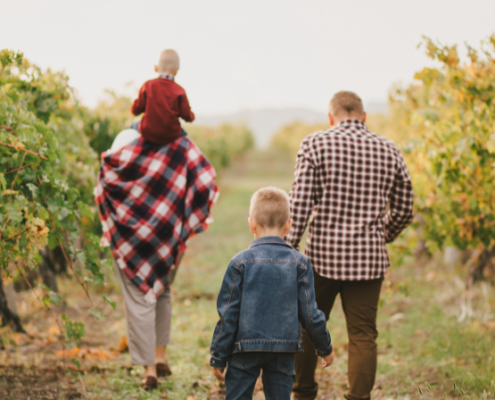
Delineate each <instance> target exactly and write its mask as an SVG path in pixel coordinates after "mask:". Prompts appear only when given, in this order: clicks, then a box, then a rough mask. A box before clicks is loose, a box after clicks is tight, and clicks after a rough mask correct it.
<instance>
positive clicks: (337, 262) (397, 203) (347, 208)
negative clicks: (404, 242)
mask: <svg viewBox="0 0 495 400" xmlns="http://www.w3.org/2000/svg"><path fill="white" fill-rule="evenodd" d="M290 199H291V217H292V219H293V225H292V229H291V230H290V232H289V234H288V235H287V237H286V240H287V242H289V243H290V244H291V245H292V246H294V247H295V248H296V249H297V248H298V247H299V242H300V240H301V237H302V235H303V233H304V230H305V229H306V226H307V225H308V222H309V235H308V239H307V242H306V250H305V253H306V255H307V256H308V257H309V258H310V260H311V263H312V264H313V268H314V270H315V271H316V272H317V273H318V274H320V275H322V276H324V277H327V278H331V279H338V280H348V281H350V280H370V279H376V278H379V277H381V276H383V275H384V274H385V273H386V271H387V267H388V266H389V265H390V261H389V258H388V255H387V249H386V247H385V243H390V242H392V241H393V240H394V239H395V238H396V237H397V236H398V235H399V234H400V233H401V232H402V231H403V230H404V229H405V228H406V227H407V225H409V224H410V223H411V221H412V218H413V211H412V205H413V190H412V184H411V178H410V176H409V172H408V171H407V167H406V164H405V162H404V158H403V157H402V154H401V153H400V151H399V150H398V149H397V147H396V146H395V145H394V144H393V143H392V142H391V141H389V140H387V139H385V138H382V137H380V136H378V135H376V134H374V133H372V132H370V131H369V130H368V129H367V128H366V125H365V124H364V123H362V122H360V121H353V120H348V121H344V122H342V123H340V124H339V125H338V126H336V127H335V128H333V129H329V130H326V131H322V132H317V133H314V134H312V135H309V136H308V137H307V138H305V139H304V140H303V142H302V143H301V147H300V149H299V152H298V154H297V164H296V168H295V173H294V183H293V186H292V189H291V191H290Z"/></svg>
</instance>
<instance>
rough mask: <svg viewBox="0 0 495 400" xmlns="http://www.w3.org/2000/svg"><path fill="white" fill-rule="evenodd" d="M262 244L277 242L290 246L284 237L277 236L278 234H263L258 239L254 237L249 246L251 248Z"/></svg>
mask: <svg viewBox="0 0 495 400" xmlns="http://www.w3.org/2000/svg"><path fill="white" fill-rule="evenodd" d="M262 244H279V245H282V246H287V247H290V248H292V246H291V245H290V244H289V243H287V242H286V241H285V240H284V239H282V238H279V237H278V236H265V237H262V238H259V239H255V240H253V241H252V242H251V244H250V245H249V248H250V249H251V248H253V247H256V246H260V245H262Z"/></svg>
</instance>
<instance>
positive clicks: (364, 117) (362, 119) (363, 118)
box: [361, 111, 366, 124]
mask: <svg viewBox="0 0 495 400" xmlns="http://www.w3.org/2000/svg"><path fill="white" fill-rule="evenodd" d="M361 122H362V123H363V124H365V123H366V113H365V112H364V111H363V116H362V117H361Z"/></svg>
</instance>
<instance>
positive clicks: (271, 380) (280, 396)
mask: <svg viewBox="0 0 495 400" xmlns="http://www.w3.org/2000/svg"><path fill="white" fill-rule="evenodd" d="M228 365H229V366H228V369H227V373H226V374H225V387H226V388H227V394H226V397H225V400H252V398H253V391H254V387H255V385H256V380H257V379H258V377H259V376H260V371H261V370H263V376H262V379H263V392H264V395H265V398H266V400H290V395H291V391H292V384H293V383H294V375H295V373H294V353H270V352H252V353H236V354H233V355H232V357H231V359H230V360H229V363H228Z"/></svg>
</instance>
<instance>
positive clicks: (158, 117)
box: [131, 77, 194, 145]
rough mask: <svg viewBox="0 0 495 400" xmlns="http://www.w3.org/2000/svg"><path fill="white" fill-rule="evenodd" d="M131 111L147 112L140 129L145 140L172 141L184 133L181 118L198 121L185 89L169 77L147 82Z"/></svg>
mask: <svg viewBox="0 0 495 400" xmlns="http://www.w3.org/2000/svg"><path fill="white" fill-rule="evenodd" d="M131 112H132V113H133V114H134V115H139V114H141V113H143V112H144V116H143V118H142V119H141V122H140V123H139V132H140V133H141V135H142V136H143V138H144V139H145V140H148V141H150V142H152V143H155V144H161V145H166V144H169V143H172V142H173V141H174V140H175V139H177V138H178V137H179V136H180V134H181V132H182V128H181V126H180V122H179V118H182V119H183V120H184V121H186V122H192V121H194V113H193V112H192V111H191V107H190V106H189V101H188V100H187V96H186V92H185V90H184V89H183V88H182V87H181V86H179V85H178V84H177V83H175V82H174V80H173V79H171V78H169V77H166V78H165V77H159V78H156V79H152V80H150V81H147V82H145V84H144V85H143V86H142V87H141V89H140V90H139V96H138V98H137V99H136V100H134V103H132V106H131Z"/></svg>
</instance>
